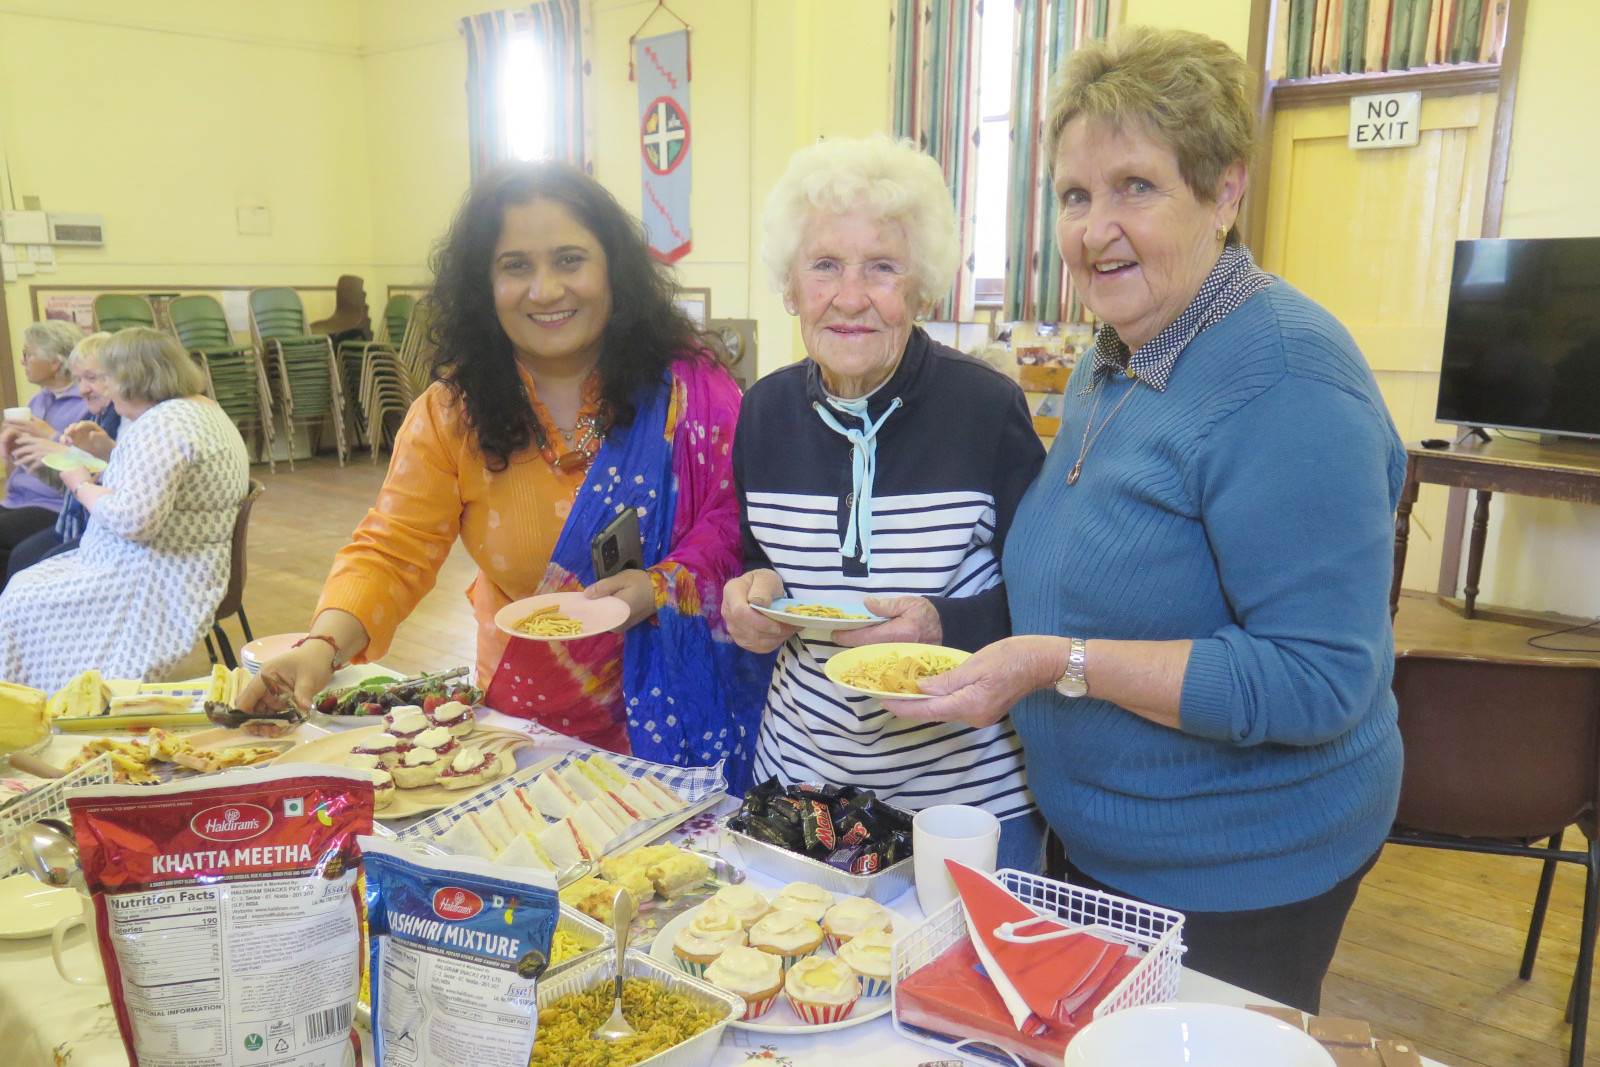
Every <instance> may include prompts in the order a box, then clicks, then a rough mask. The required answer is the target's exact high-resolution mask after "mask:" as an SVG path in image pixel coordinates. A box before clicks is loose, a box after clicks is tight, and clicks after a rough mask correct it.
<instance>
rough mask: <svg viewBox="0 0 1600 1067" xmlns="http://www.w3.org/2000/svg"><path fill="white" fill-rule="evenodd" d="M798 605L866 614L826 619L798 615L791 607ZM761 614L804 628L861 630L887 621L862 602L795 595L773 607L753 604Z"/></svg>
mask: <svg viewBox="0 0 1600 1067" xmlns="http://www.w3.org/2000/svg"><path fill="white" fill-rule="evenodd" d="M797 605H816V606H817V607H824V608H838V609H839V610H840V611H842V612H844V613H845V614H847V615H865V616H866V618H864V619H824V618H820V617H818V616H816V615H798V614H796V613H795V612H793V611H790V610H789V609H790V608H793V607H795V606H797ZM750 606H751V607H753V608H755V609H756V610H757V611H759V612H761V614H763V615H765V616H766V617H767V618H769V619H772V620H774V621H775V622H781V623H783V624H785V625H787V626H798V627H800V628H801V629H804V630H827V631H829V632H832V631H836V630H859V629H861V627H863V626H875V625H877V624H878V623H880V622H887V621H888V620H887V619H884V618H883V617H882V616H879V615H874V614H872V612H870V611H868V610H867V609H866V608H865V607H863V606H862V605H860V604H848V603H845V602H844V601H842V600H816V599H810V598H808V599H805V600H796V599H795V598H794V597H787V596H786V597H784V598H782V599H781V600H774V601H773V602H772V606H771V607H766V608H764V607H762V606H761V605H760V604H751V605H750Z"/></svg>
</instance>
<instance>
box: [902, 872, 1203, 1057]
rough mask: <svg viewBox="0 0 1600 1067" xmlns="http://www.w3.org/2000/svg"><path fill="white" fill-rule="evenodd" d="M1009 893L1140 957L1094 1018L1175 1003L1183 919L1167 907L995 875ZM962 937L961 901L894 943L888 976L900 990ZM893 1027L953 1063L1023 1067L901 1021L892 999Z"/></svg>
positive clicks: (970, 1042) (988, 1048)
mask: <svg viewBox="0 0 1600 1067" xmlns="http://www.w3.org/2000/svg"><path fill="white" fill-rule="evenodd" d="M995 877H996V879H998V880H999V882H1000V884H1001V885H1002V886H1004V887H1005V888H1006V890H1007V891H1008V892H1010V893H1011V894H1013V895H1014V896H1016V897H1017V899H1019V900H1021V901H1022V902H1023V903H1024V904H1026V905H1028V907H1030V908H1032V909H1033V910H1034V911H1036V912H1038V913H1039V914H1040V915H1045V916H1053V917H1056V918H1060V919H1063V920H1065V921H1066V922H1067V923H1069V924H1071V925H1073V926H1080V927H1082V928H1083V929H1085V930H1086V931H1088V932H1089V933H1092V934H1095V935H1097V936H1100V937H1104V938H1107V939H1108V940H1116V941H1120V942H1122V943H1123V944H1127V945H1132V946H1134V947H1135V948H1137V949H1139V950H1141V951H1143V952H1144V958H1143V959H1141V960H1140V961H1139V963H1138V964H1137V965H1136V966H1135V967H1134V968H1133V970H1132V971H1130V972H1129V973H1128V976H1127V977H1126V978H1124V979H1123V980H1122V981H1120V982H1118V983H1117V985H1116V986H1115V987H1114V988H1113V989H1112V990H1111V992H1110V993H1109V994H1108V995H1107V996H1106V997H1105V998H1104V999H1102V1000H1101V1001H1100V1003H1099V1004H1097V1005H1096V1006H1095V1009H1094V1018H1096V1019H1098V1018H1100V1017H1101V1016H1104V1015H1109V1014H1110V1013H1112V1012H1115V1011H1121V1010H1122V1009H1123V1008H1132V1007H1136V1006H1138V1005H1140V1004H1159V1003H1162V1002H1164V1001H1169V1000H1175V999H1177V996H1178V977H1179V974H1180V971H1181V969H1182V968H1181V966H1180V963H1181V961H1182V958H1183V915H1182V914H1181V913H1179V912H1176V911H1170V910H1168V909H1166V908H1157V907H1154V906H1153V905H1150V904H1141V903H1139V902H1138V901H1135V900H1129V899H1128V898H1126V897H1119V896H1116V895H1114V894H1111V893H1101V892H1098V891H1096V890H1093V889H1084V888H1082V887H1080V886H1075V885H1070V884H1068V883H1066V882H1058V881H1055V880H1054V879H1052V878H1042V877H1040V876H1039V875H1036V874H1026V873H1024V872H1022V871H1016V870H1010V869H1006V870H1001V871H998V872H996V874H995ZM966 936H968V931H967V916H966V909H964V908H963V907H962V906H961V899H960V898H959V897H957V898H956V899H955V900H953V901H951V902H950V903H949V904H946V905H945V906H944V907H942V908H940V909H939V910H938V911H936V912H934V913H933V914H932V915H930V916H929V917H928V918H926V919H925V920H923V922H922V923H921V924H920V925H919V926H917V927H915V928H913V929H912V930H911V931H910V932H909V933H907V934H906V935H905V936H904V937H902V938H900V939H899V940H897V941H895V943H894V950H893V956H892V957H891V959H892V963H891V967H890V975H891V977H892V978H893V981H894V984H895V985H896V986H898V985H899V984H900V983H901V982H903V981H904V980H905V979H906V978H907V977H909V976H910V975H911V974H912V973H913V972H915V971H917V970H919V969H920V968H922V967H925V966H927V965H928V964H930V963H932V962H933V961H934V960H936V959H938V958H939V957H940V956H942V955H944V953H945V952H947V951H949V950H950V949H951V948H953V947H955V946H956V945H957V944H958V943H959V942H960V941H961V939H962V938H964V937H966ZM894 1028H895V1030H896V1031H898V1032H899V1033H900V1034H901V1035H902V1036H904V1037H908V1038H910V1039H911V1040H913V1041H920V1042H922V1043H923V1044H925V1045H932V1046H934V1047H935V1048H940V1049H944V1050H945V1051H947V1052H949V1053H951V1054H952V1055H954V1056H957V1057H962V1056H978V1057H982V1058H984V1059H988V1060H992V1061H994V1062H997V1063H1007V1064H1014V1065H1016V1067H1022V1064H1023V1061H1022V1060H1021V1059H1019V1058H1018V1057H1016V1056H1015V1055H1013V1054H1012V1053H1010V1052H1006V1051H1004V1050H1002V1049H999V1048H996V1047H995V1046H993V1045H991V1044H988V1043H987V1042H985V1041H984V1040H983V1039H982V1038H960V1037H954V1036H949V1035H945V1034H938V1033H934V1032H933V1031H930V1030H927V1029H924V1028H923V1027H920V1026H913V1025H911V1024H910V1023H907V1022H904V1021H903V1020H902V1019H901V1018H900V1000H899V997H898V996H896V997H895V1003H894Z"/></svg>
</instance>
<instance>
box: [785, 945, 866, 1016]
mask: <svg viewBox="0 0 1600 1067" xmlns="http://www.w3.org/2000/svg"><path fill="white" fill-rule="evenodd" d="M783 992H784V995H785V996H787V997H788V998H789V1006H790V1007H791V1008H793V1009H794V1013H795V1014H796V1015H798V1016H800V1018H802V1019H804V1020H805V1021H806V1022H808V1023H836V1022H838V1021H839V1020H840V1019H843V1018H844V1017H845V1016H847V1015H849V1014H850V1009H851V1008H853V1007H855V1006H856V1001H857V1000H858V999H860V997H861V982H860V981H859V980H858V979H857V978H856V974H855V972H854V971H852V970H851V969H850V965H849V964H847V963H845V962H844V960H841V959H838V958H835V957H832V956H813V957H812V958H811V959H808V960H801V961H800V962H799V963H797V964H795V965H794V966H793V967H790V968H789V973H788V974H786V975H785V976H784V979H783Z"/></svg>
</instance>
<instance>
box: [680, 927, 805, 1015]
mask: <svg viewBox="0 0 1600 1067" xmlns="http://www.w3.org/2000/svg"><path fill="white" fill-rule="evenodd" d="M680 962H681V961H680ZM705 980H706V981H708V982H710V983H711V984H712V985H714V986H717V987H718V988H720V989H726V990H727V991H728V992H730V993H733V994H735V995H736V996H740V997H743V998H744V1014H743V1015H741V1016H740V1017H739V1018H740V1020H741V1021H748V1020H750V1019H758V1018H760V1017H761V1016H763V1015H765V1014H766V1013H767V1012H768V1011H770V1010H772V1005H774V1004H776V1003H777V1001H778V994H779V993H780V992H781V991H782V990H783V965H782V964H781V963H780V962H779V960H778V957H777V956H774V955H773V954H772V953H770V952H762V951H761V950H760V949H758V948H748V947H746V946H743V945H731V946H729V947H728V948H727V949H725V950H724V951H723V953H722V955H720V956H718V957H717V959H716V961H715V962H713V963H712V964H711V965H710V966H708V967H707V968H706V969H705Z"/></svg>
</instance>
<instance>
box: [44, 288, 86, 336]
mask: <svg viewBox="0 0 1600 1067" xmlns="http://www.w3.org/2000/svg"><path fill="white" fill-rule="evenodd" d="M94 297H95V294H94V293H54V294H52V295H50V296H47V297H45V301H44V317H45V318H46V319H60V320H61V321H62V322H73V323H77V325H78V327H79V328H80V329H82V330H83V332H84V333H88V332H89V331H91V330H93V329H94Z"/></svg>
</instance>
